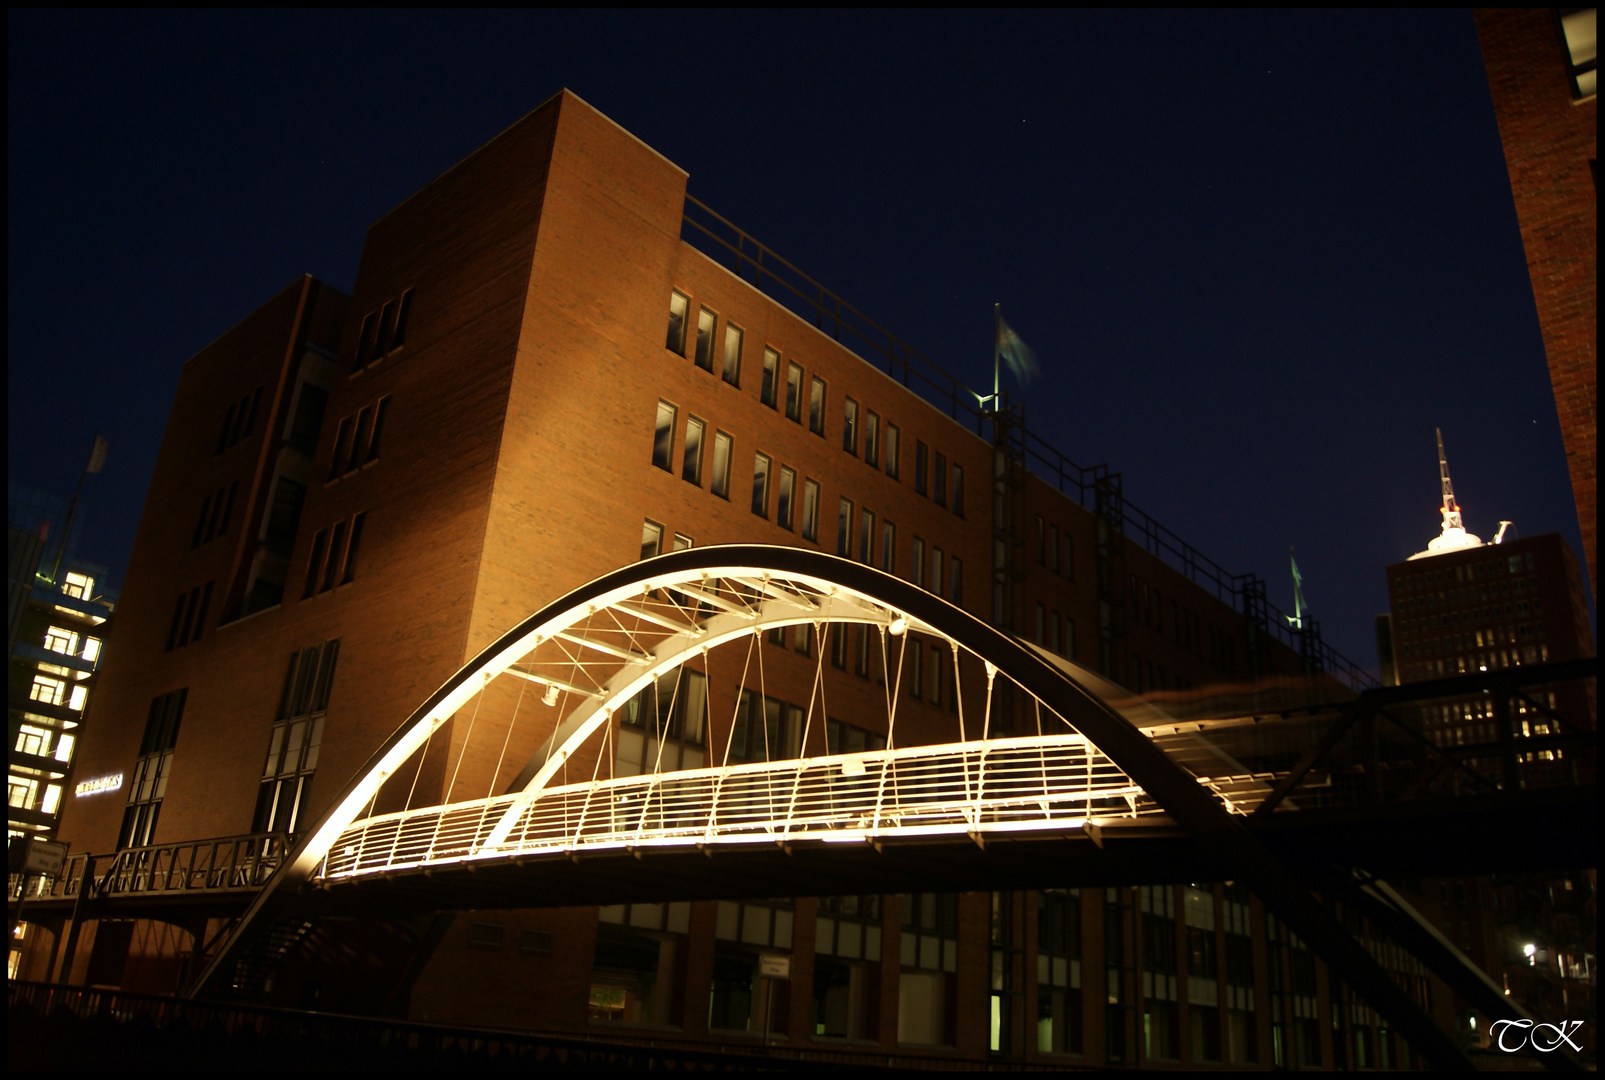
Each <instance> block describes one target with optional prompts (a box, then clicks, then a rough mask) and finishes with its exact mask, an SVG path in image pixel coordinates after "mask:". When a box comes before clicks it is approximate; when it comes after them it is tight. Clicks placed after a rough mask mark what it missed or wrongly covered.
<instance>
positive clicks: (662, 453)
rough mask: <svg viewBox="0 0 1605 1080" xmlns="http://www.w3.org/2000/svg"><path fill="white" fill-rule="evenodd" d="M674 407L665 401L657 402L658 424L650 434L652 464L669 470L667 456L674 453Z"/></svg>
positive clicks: (665, 470) (666, 470)
mask: <svg viewBox="0 0 1605 1080" xmlns="http://www.w3.org/2000/svg"><path fill="white" fill-rule="evenodd" d="M674 416H675V408H674V406H673V405H670V404H669V403H668V402H667V401H659V402H658V425H657V430H656V431H655V433H654V434H653V436H652V464H654V465H656V466H657V467H658V468H660V469H662V470H663V471H664V472H668V471H669V468H670V466H669V458H670V457H671V456H672V454H673V453H674Z"/></svg>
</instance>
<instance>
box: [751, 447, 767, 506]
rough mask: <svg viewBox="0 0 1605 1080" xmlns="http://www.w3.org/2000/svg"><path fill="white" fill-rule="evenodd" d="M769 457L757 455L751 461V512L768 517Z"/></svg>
mask: <svg viewBox="0 0 1605 1080" xmlns="http://www.w3.org/2000/svg"><path fill="white" fill-rule="evenodd" d="M769 464H770V463H769V455H767V454H758V455H756V456H755V457H754V458H753V461H752V512H753V513H754V514H757V515H758V516H759V517H768V516H769Z"/></svg>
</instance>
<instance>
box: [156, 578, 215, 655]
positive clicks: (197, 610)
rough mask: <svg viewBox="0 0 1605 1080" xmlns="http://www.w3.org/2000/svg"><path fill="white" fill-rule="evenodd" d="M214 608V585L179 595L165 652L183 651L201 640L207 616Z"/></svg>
mask: <svg viewBox="0 0 1605 1080" xmlns="http://www.w3.org/2000/svg"><path fill="white" fill-rule="evenodd" d="M211 607H212V583H211V582H210V581H208V582H207V583H206V584H205V585H197V586H195V588H193V589H191V590H189V592H187V593H179V594H178V602H177V603H176V604H174V605H173V622H172V625H171V626H169V627H168V630H167V646H166V648H165V649H163V650H162V651H163V652H172V651H173V650H174V649H181V648H183V647H184V646H185V645H188V644H189V643H190V642H192V641H199V640H201V631H202V630H203V629H205V627H206V615H207V612H208V611H209V610H211Z"/></svg>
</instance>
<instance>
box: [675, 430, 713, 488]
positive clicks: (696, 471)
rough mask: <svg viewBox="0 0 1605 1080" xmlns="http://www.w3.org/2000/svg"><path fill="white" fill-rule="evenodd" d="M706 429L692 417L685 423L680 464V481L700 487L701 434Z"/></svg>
mask: <svg viewBox="0 0 1605 1080" xmlns="http://www.w3.org/2000/svg"><path fill="white" fill-rule="evenodd" d="M706 430H707V428H706V427H705V426H704V424H703V423H702V421H701V420H698V419H697V418H696V417H694V416H690V417H687V418H686V422H685V457H684V458H683V459H681V463H680V479H682V480H684V481H686V482H687V483H691V484H696V485H697V486H698V487H701V486H702V434H703V432H704V431H706Z"/></svg>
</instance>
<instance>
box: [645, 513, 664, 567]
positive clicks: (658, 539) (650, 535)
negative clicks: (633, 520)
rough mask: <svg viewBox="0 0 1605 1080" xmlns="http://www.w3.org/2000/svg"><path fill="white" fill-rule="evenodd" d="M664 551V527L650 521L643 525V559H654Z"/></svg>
mask: <svg viewBox="0 0 1605 1080" xmlns="http://www.w3.org/2000/svg"><path fill="white" fill-rule="evenodd" d="M662 550H663V526H662V525H659V524H658V523H657V522H655V521H652V520H650V519H648V520H647V521H645V522H643V523H642V525H641V558H643V559H650V558H653V557H654V556H656V555H657V554H658V553H659V552H661V551H662Z"/></svg>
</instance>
